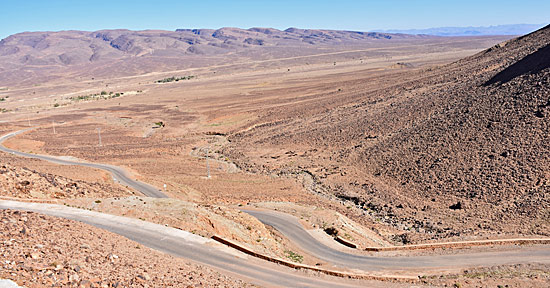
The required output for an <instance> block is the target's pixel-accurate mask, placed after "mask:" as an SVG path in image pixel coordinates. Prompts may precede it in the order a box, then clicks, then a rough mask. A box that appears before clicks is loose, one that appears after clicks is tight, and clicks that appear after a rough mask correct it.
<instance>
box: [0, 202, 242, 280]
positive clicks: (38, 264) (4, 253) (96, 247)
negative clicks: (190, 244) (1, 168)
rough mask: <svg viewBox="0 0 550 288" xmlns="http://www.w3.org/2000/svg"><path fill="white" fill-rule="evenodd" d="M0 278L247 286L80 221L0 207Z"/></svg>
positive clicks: (206, 268) (208, 269)
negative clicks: (0, 220)
mask: <svg viewBox="0 0 550 288" xmlns="http://www.w3.org/2000/svg"><path fill="white" fill-rule="evenodd" d="M0 217H1V218H2V222H1V223H0V226H1V228H0V231H1V232H0V241H1V245H0V249H1V250H0V261H1V264H0V265H1V266H0V267H1V268H2V269H0V278H3V279H10V280H13V281H15V282H17V283H18V284H19V285H24V286H25V287H29V288H32V287H46V286H47V287H146V286H149V287H250V286H251V285H248V284H246V283H244V282H242V281H240V280H237V279H234V278H232V277H228V276H224V275H222V274H220V273H218V272H215V271H213V270H212V269H210V268H208V267H204V266H199V265H196V264H192V263H188V262H186V261H185V260H183V259H179V258H175V257H172V256H169V255H166V254H164V253H161V252H158V251H155V250H151V249H149V248H147V247H144V246H142V245H141V244H138V243H136V242H133V241H130V240H128V239H126V238H124V237H122V236H119V235H116V234H113V233H110V232H106V231H104V230H102V229H98V228H95V227H92V226H89V225H86V224H82V223H80V222H75V221H70V220H65V219H60V218H55V217H50V216H44V215H40V214H36V213H31V212H19V211H9V210H2V211H0Z"/></svg>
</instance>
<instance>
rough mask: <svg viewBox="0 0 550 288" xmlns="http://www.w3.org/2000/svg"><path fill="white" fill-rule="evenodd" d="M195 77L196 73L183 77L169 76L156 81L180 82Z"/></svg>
mask: <svg viewBox="0 0 550 288" xmlns="http://www.w3.org/2000/svg"><path fill="white" fill-rule="evenodd" d="M193 78H195V76H194V75H189V76H183V77H176V76H172V77H169V78H164V79H160V80H157V81H155V83H169V82H178V81H180V80H181V81H183V80H191V79H193Z"/></svg>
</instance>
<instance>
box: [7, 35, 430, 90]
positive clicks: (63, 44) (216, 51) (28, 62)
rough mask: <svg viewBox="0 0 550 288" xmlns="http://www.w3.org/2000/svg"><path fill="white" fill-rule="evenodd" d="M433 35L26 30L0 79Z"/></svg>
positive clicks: (14, 38)
mask: <svg viewBox="0 0 550 288" xmlns="http://www.w3.org/2000/svg"><path fill="white" fill-rule="evenodd" d="M430 37H431V36H414V35H404V34H398V35H393V34H388V33H378V32H356V31H337V30H313V29H298V28H289V29H286V30H285V31H281V30H277V29H273V28H251V29H240V28H220V29H177V30H176V31H165V30H144V31H131V30H124V29H118V30H100V31H94V32H90V31H59V32H24V33H18V34H14V35H11V36H8V37H6V38H4V39H2V40H1V41H0V83H2V85H7V83H11V84H13V83H20V82H21V81H27V82H31V81H34V82H36V81H41V79H46V80H47V79H52V78H54V77H58V78H59V77H64V75H65V74H66V73H67V72H71V71H70V70H71V69H73V72H74V74H73V75H77V74H78V75H87V76H89V75H95V76H97V77H110V76H112V75H136V74H141V73H146V72H150V71H160V70H169V69H172V70H174V69H181V68H187V67H204V66H205V65H209V64H215V63H220V62H221V61H223V62H224V63H228V61H229V62H230V61H235V59H242V60H249V59H273V58H278V57H283V56H285V57H287V56H298V55H305V54H307V53H310V52H311V51H313V50H316V49H321V50H323V49H341V47H348V46H349V47H351V46H354V47H366V46H372V45H373V44H375V43H380V42H384V41H400V40H407V39H429V38H430ZM258 47H262V49H257V48H258ZM308 51H310V52H308ZM83 71H84V72H86V73H83ZM88 72H89V73H88ZM56 75H57V76H56ZM31 77H32V78H31ZM45 77H46V78H45Z"/></svg>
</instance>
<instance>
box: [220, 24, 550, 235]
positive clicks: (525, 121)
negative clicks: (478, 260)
mask: <svg viewBox="0 0 550 288" xmlns="http://www.w3.org/2000/svg"><path fill="white" fill-rule="evenodd" d="M549 45H550V27H549V26H547V27H545V28H543V29H541V30H539V31H536V32H534V33H532V34H529V35H526V36H524V37H520V38H517V39H514V40H511V41H508V42H506V43H501V44H499V45H497V46H495V47H492V48H490V49H488V50H486V51H483V52H481V53H479V54H477V55H474V56H471V57H468V58H466V59H463V60H460V61H458V62H456V63H452V64H449V65H446V66H444V67H439V68H435V69H428V70H415V71H410V72H403V73H401V74H399V75H398V76H396V78H395V79H389V78H386V79H379V80H383V81H379V82H378V83H380V85H379V87H378V88H376V89H371V90H367V89H364V88H362V87H364V85H365V83H361V82H346V83H342V87H335V88H342V89H343V91H344V92H342V93H341V95H338V97H336V94H335V92H334V93H332V95H333V96H332V97H329V96H330V95H329V96H327V95H318V99H317V100H316V101H311V102H307V103H304V104H301V105H294V107H292V108H289V107H285V108H284V109H280V110H278V111H269V112H266V113H265V114H264V117H263V118H262V119H260V120H259V121H258V123H269V124H263V125H258V127H256V128H254V129H251V130H250V131H247V132H242V133H236V134H234V135H233V136H232V138H231V140H232V141H233V142H232V146H231V147H230V149H228V151H227V153H228V154H231V155H232V157H233V158H234V159H236V161H237V162H239V163H240V165H242V166H247V165H249V164H247V163H254V164H252V165H251V166H250V167H251V168H250V169H252V170H260V171H266V170H267V171H269V170H277V171H281V168H280V167H283V168H282V170H283V172H284V171H292V172H293V173H294V172H296V171H307V173H310V174H311V175H313V177H314V178H315V179H317V181H318V182H319V183H320V184H323V185H324V186H325V187H327V188H326V189H327V190H328V191H329V192H330V193H332V194H334V195H338V196H339V197H340V198H341V199H343V200H349V201H351V203H353V204H355V205H356V206H357V207H359V208H360V209H363V210H364V211H365V213H366V214H369V215H371V216H372V217H374V218H375V219H376V220H378V221H382V222H385V223H387V224H391V225H392V226H394V227H397V228H398V229H400V230H401V231H402V232H403V235H401V236H399V238H398V239H399V241H403V242H408V241H411V239H414V237H416V236H418V235H421V236H418V237H424V238H426V237H427V238H428V239H436V238H439V237H458V236H464V235H467V236H474V235H478V234H479V233H481V234H482V235H487V234H490V235H492V234H500V233H507V234H514V233H520V234H543V235H548V231H550V226H549V225H550V224H549V223H550V222H549V219H550V193H549V192H550V168H549V167H550V139H549V137H550V65H549V59H550V57H549V54H548V51H549V50H548V47H549ZM345 91H352V92H349V93H345ZM328 94H330V93H328ZM245 143H246V144H245ZM252 144H254V145H252ZM243 145H248V146H254V147H265V148H269V149H272V151H273V149H275V150H276V149H279V150H281V151H284V149H289V150H292V151H291V153H290V154H289V153H286V154H283V155H282V156H276V157H277V158H278V159H280V160H278V163H277V165H274V164H269V163H268V162H269V161H267V160H263V159H261V157H260V158H258V157H256V156H254V152H253V151H251V150H250V149H248V150H247V148H242V146H243ZM293 155H294V156H299V157H294V158H292V157H291V156H293ZM279 157H280V158H279ZM266 158H268V157H266ZM285 159H288V160H285ZM258 168H259V169H258ZM423 232H428V233H427V234H422V233H423ZM415 235H416V236H415Z"/></svg>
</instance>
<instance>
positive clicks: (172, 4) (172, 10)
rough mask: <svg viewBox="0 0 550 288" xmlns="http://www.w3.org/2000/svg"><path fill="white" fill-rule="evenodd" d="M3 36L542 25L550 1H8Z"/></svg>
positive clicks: (1, 4)
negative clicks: (107, 31) (108, 31)
mask: <svg viewBox="0 0 550 288" xmlns="http://www.w3.org/2000/svg"><path fill="white" fill-rule="evenodd" d="M0 8H1V9H2V15H1V16H0V38H5V37H7V36H8V35H11V34H15V33H19V32H24V31H58V30H88V31H93V30H100V29H113V28H127V29H132V30H140V29H166V30H174V29H176V28H220V27H239V28H250V27H273V28H278V29H286V28H288V27H300V28H325V29H345V30H358V31H369V30H375V29H413V28H414V29H416V28H429V27H442V26H489V25H499V24H519V23H528V24H540V23H548V22H549V21H550V13H549V11H550V1H548V0H521V1H509V0H487V1H485V0H461V1H452V0H451V1H446V0H433V1H432V0H370V1H369V0H364V1H360V0H356V1H351V0H332V1H325V0H316V1H300V0H293V1H290V0H279V1H262V0H255V1H252V0H233V1H232V0H225V1H224V0H218V1H215V0H195V1H173V0H157V1H143V0H133V1H117V0H109V1H106V0H95V1H80V0H73V1H62V0H35V1H33V0H0Z"/></svg>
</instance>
